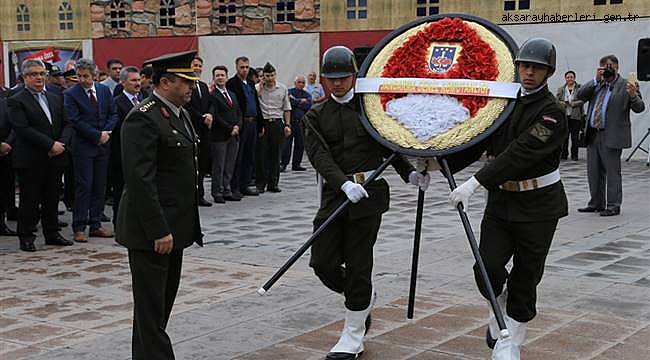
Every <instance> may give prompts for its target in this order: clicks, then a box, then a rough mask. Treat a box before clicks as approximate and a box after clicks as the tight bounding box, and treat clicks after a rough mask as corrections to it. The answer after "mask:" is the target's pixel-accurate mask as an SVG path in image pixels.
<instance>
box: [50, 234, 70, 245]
mask: <svg viewBox="0 0 650 360" xmlns="http://www.w3.org/2000/svg"><path fill="white" fill-rule="evenodd" d="M73 244H74V243H73V242H72V241H70V240H68V239H66V238H64V237H63V236H61V234H59V233H57V234H54V235H51V236H48V237H46V238H45V245H58V246H70V245H73Z"/></svg>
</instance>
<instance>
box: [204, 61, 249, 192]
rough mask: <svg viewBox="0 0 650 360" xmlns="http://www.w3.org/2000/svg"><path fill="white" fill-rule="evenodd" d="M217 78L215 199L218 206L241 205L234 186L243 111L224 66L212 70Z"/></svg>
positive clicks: (213, 170) (212, 147) (213, 129)
mask: <svg viewBox="0 0 650 360" xmlns="http://www.w3.org/2000/svg"><path fill="white" fill-rule="evenodd" d="M212 76H213V77H214V84H215V88H214V92H213V93H212V96H213V97H214V122H213V123H212V129H211V130H212V132H211V139H210V140H211V149H212V186H211V192H212V198H213V199H214V202H215V203H220V204H223V203H224V202H225V200H229V201H239V200H241V196H240V195H239V194H233V192H232V188H231V187H230V183H231V180H232V174H233V171H234V169H235V162H236V160H237V149H238V147H239V130H240V129H241V126H242V116H241V109H240V108H239V104H238V103H237V98H236V96H235V93H234V92H232V91H230V90H228V89H227V88H226V80H228V69H227V68H226V67H225V66H223V65H218V66H215V67H214V68H213V69H212Z"/></svg>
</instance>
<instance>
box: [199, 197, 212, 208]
mask: <svg viewBox="0 0 650 360" xmlns="http://www.w3.org/2000/svg"><path fill="white" fill-rule="evenodd" d="M199 206H205V207H210V206H212V204H211V203H210V202H209V201H208V200H206V199H205V198H200V199H199Z"/></svg>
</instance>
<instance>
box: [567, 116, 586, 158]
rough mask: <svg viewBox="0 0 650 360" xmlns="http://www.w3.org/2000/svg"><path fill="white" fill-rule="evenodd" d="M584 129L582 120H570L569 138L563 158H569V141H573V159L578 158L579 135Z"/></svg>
mask: <svg viewBox="0 0 650 360" xmlns="http://www.w3.org/2000/svg"><path fill="white" fill-rule="evenodd" d="M582 127H583V122H582V121H581V120H575V119H569V136H568V137H567V138H566V141H564V145H563V146H562V158H563V159H566V158H567V157H569V139H571V158H572V159H577V158H578V134H579V133H580V130H581V129H582Z"/></svg>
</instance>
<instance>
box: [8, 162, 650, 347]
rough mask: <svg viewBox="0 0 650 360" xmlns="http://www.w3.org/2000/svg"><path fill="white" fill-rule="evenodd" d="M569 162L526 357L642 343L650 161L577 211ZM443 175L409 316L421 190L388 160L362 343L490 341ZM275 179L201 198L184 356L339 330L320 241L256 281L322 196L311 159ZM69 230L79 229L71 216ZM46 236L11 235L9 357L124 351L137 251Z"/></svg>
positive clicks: (178, 331) (188, 262) (582, 195)
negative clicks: (21, 244)
mask: <svg viewBox="0 0 650 360" xmlns="http://www.w3.org/2000/svg"><path fill="white" fill-rule="evenodd" d="M477 168H478V164H477V165H474V166H472V167H470V168H468V169H466V170H465V171H463V172H461V173H459V174H458V175H457V181H458V182H461V181H463V180H465V179H466V178H468V177H469V176H471V174H472V173H473V172H475V171H476V169H477ZM561 172H562V174H563V175H562V176H563V182H564V184H565V188H566V190H567V194H568V198H569V206H570V215H569V216H568V217H565V218H563V219H561V220H560V222H559V225H558V230H557V234H556V237H555V239H554V242H553V244H552V247H551V252H550V254H549V257H548V260H547V267H546V274H545V276H544V278H543V280H542V283H541V284H540V287H539V291H538V298H539V306H538V310H539V311H538V312H539V314H538V316H537V317H536V318H535V319H534V320H533V321H532V322H531V323H530V330H529V337H528V339H527V342H526V344H525V347H524V350H523V359H599V360H602V359H643V358H646V357H647V354H649V353H650V331H649V330H648V326H650V231H649V229H650V224H649V220H648V219H649V218H650V208H649V204H650V199H649V193H650V186H649V185H650V184H649V181H648V178H649V176H648V175H650V170H649V169H648V167H646V166H645V164H644V163H643V162H639V161H636V162H635V161H632V162H629V163H623V186H624V203H623V212H622V214H621V215H620V216H615V217H611V218H602V217H599V216H598V215H596V214H581V213H577V212H576V211H575V209H576V208H578V207H582V206H584V204H585V203H586V201H587V196H588V195H587V186H586V162H585V161H584V160H582V161H577V162H573V161H567V162H563V163H562V165H561ZM432 175H433V179H432V184H431V188H430V190H429V191H427V193H426V198H425V199H426V202H425V215H424V217H423V234H422V243H421V253H420V266H419V273H418V274H419V276H418V298H417V303H416V311H415V318H414V319H413V320H407V319H406V302H407V299H406V298H405V295H406V294H407V293H408V286H409V273H410V261H411V253H412V241H413V240H412V238H413V228H414V222H415V202H416V194H417V192H416V190H415V189H414V188H412V187H410V186H406V185H404V184H402V183H401V180H400V179H399V178H398V177H397V175H396V174H395V173H394V172H393V171H392V170H390V169H389V171H387V172H386V174H385V175H384V177H385V178H386V179H387V180H388V181H389V183H390V184H391V192H392V197H391V210H390V211H389V212H388V213H386V214H385V216H384V218H383V223H382V228H381V231H380V235H379V239H378V242H377V246H376V248H375V255H376V256H375V258H376V262H375V283H376V285H377V289H378V291H379V297H378V301H377V307H376V309H375V311H374V325H373V329H372V330H371V331H370V333H369V340H368V342H367V343H366V353H365V355H364V357H363V358H364V359H391V360H392V359H417V360H423V359H424V360H426V359H443V360H444V359H485V358H488V357H489V352H488V350H487V348H486V347H485V345H484V340H483V339H484V331H485V326H486V325H485V324H486V319H485V318H486V311H487V310H486V309H487V306H486V303H485V301H484V300H483V299H482V298H481V297H480V295H479V294H478V291H477V290H476V285H475V284H474V279H473V274H472V270H471V266H472V264H473V259H472V256H471V252H470V251H469V246H468V244H467V240H466V238H465V236H464V232H463V229H462V226H461V224H460V221H459V219H458V216H457V214H456V213H455V212H454V210H453V209H451V208H450V207H449V206H448V204H447V195H448V192H449V191H448V188H447V184H446V180H445V179H443V178H442V177H441V176H439V175H438V174H432ZM208 184H209V183H207V182H206V185H208ZM280 185H281V187H282V189H283V192H282V193H279V194H263V195H261V196H258V197H246V198H245V199H244V200H242V201H241V202H235V203H228V204H227V205H226V206H222V205H220V206H218V205H215V206H213V207H211V208H201V209H200V213H201V222H202V225H203V229H204V232H205V233H206V238H205V240H206V246H204V247H203V248H199V247H192V248H189V249H187V250H186V253H185V257H184V268H183V278H182V282H181V288H180V291H179V295H178V298H177V300H176V304H175V306H174V311H173V314H172V317H171V320H170V324H169V328H168V330H169V333H170V336H171V338H172V340H173V342H174V348H175V352H176V355H177V358H178V359H192V360H193V359H265V360H266V359H308V360H310V359H321V358H322V357H323V354H324V353H325V352H327V350H328V349H329V348H330V347H331V346H332V344H333V343H334V342H335V341H336V339H337V337H338V333H339V331H340V328H341V326H342V320H341V319H342V317H343V306H342V298H341V297H340V296H339V295H337V294H333V293H331V292H329V291H328V290H327V289H325V288H324V287H323V286H322V285H321V284H320V283H319V281H318V280H317V278H316V277H315V276H314V275H313V273H312V271H311V270H310V269H309V267H308V255H309V253H307V254H306V255H305V256H303V257H302V258H301V259H300V260H299V261H298V262H297V263H296V264H295V266H294V267H293V268H292V269H291V270H290V271H289V272H287V274H286V275H285V276H284V277H283V278H282V279H280V281H278V283H276V285H275V286H274V287H273V288H272V289H271V291H269V292H268V293H267V295H266V296H264V297H260V296H258V295H256V294H255V290H256V289H257V288H258V287H259V286H260V285H261V284H262V283H263V282H264V281H266V279H268V277H270V275H271V274H272V273H273V272H274V271H275V269H277V268H278V267H279V266H280V264H282V263H283V262H284V261H285V260H286V259H287V258H288V257H289V256H290V255H291V254H292V253H293V252H294V251H295V250H296V249H297V248H298V247H299V246H300V245H302V243H303V242H304V241H305V240H306V238H307V237H308V236H309V235H310V233H311V230H312V229H311V227H312V226H311V219H312V217H313V214H314V213H315V211H316V209H317V206H316V194H315V191H314V190H315V188H314V173H313V170H311V169H310V170H309V171H307V172H287V173H283V174H282V179H281V182H280ZM208 186H209V185H208ZM484 201H485V193H484V192H483V193H480V192H479V193H478V194H476V195H475V196H474V197H473V198H472V203H471V204H470V209H469V215H470V216H469V217H470V222H471V224H472V227H473V229H474V231H475V233H476V235H477V236H478V230H479V225H480V218H481V209H482V208H483V206H484ZM107 213H108V214H109V215H110V210H109V209H108V208H107ZM62 220H64V221H68V222H69V221H70V214H68V213H66V214H65V215H63V216H62ZM9 225H10V227H12V228H15V222H9ZM108 226H109V227H110V224H109V225H108ZM63 234H64V236H67V237H71V235H72V234H71V230H70V229H69V228H66V229H64V231H63ZM37 247H38V249H39V251H38V252H36V253H33V254H28V253H23V252H20V251H19V250H18V241H17V239H15V238H9V237H0V266H1V267H2V269H3V272H2V273H1V274H0V359H2V360H5V359H47V360H57V359H66V360H67V359H74V360H78V359H81V360H91V359H92V360H95V359H97V360H99V359H106V360H108V359H110V360H114V359H118V360H121V359H129V358H130V336H131V316H132V315H131V312H132V299H131V289H130V274H129V270H128V261H127V258H126V251H125V250H124V249H122V248H121V247H119V246H117V245H115V244H114V242H113V240H112V239H97V238H91V240H90V243H88V244H83V245H81V244H75V245H74V246H70V247H65V248H58V247H52V246H45V245H43V239H42V236H39V238H38V240H37Z"/></svg>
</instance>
